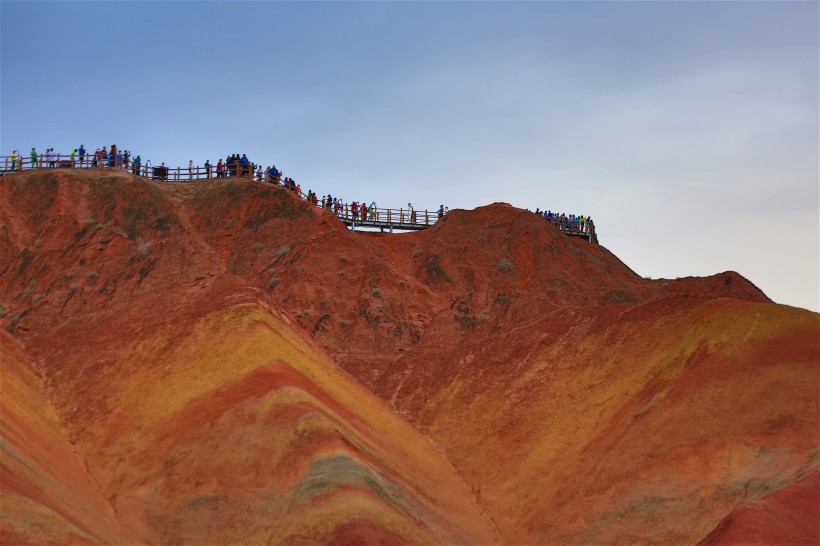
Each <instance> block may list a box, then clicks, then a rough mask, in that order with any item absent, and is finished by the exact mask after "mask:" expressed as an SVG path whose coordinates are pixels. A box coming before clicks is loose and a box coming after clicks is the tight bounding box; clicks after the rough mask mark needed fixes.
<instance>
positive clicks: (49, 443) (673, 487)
mask: <svg viewBox="0 0 820 546" xmlns="http://www.w3.org/2000/svg"><path fill="white" fill-rule="evenodd" d="M0 316H2V318H0V326H2V327H3V329H4V330H5V331H4V332H3V334H2V336H1V337H0V350H2V353H0V355H2V360H0V364H1V365H2V374H3V392H2V399H1V400H0V409H2V413H0V426H2V428H0V430H2V433H3V443H2V444H0V447H2V451H0V455H2V460H1V461H0V462H1V463H2V466H1V467H0V471H2V474H0V476H2V477H3V487H2V493H3V512H2V516H0V518H2V519H0V538H2V541H0V542H3V543H26V542H31V543H48V542H54V543H67V542H79V543H85V542H104V543H122V542H129V543H133V542H144V543H157V542H159V543H172V542H173V543H176V542H193V543H229V542H231V543H235V542H242V543H288V544H291V543H306V544H307V543H309V544H315V543H334V544H340V543H341V544H345V543H349V544H360V543H389V544H401V543H414V544H417V543H425V544H427V543H447V544H491V543H502V544H524V543H527V544H536V543H543V544H554V543H596V544H597V543H611V542H622V543H667V544H668V543H675V544H684V543H690V544H694V543H697V542H698V541H700V540H703V539H706V540H707V541H710V540H711V541H718V540H728V541H729V542H730V543H731V542H732V541H743V540H745V539H744V535H742V534H740V535H732V534H726V532H725V529H726V528H727V525H728V526H729V527H730V528H731V529H742V528H749V527H748V525H747V526H746V527H744V525H745V524H743V522H744V521H747V520H744V518H745V517H747V516H744V515H743V514H744V513H746V512H744V508H745V507H747V506H754V504H750V503H755V501H758V500H759V499H761V498H764V497H765V499H764V500H763V501H761V502H766V501H767V500H768V499H772V498H776V495H778V494H779V493H776V492H778V491H784V494H785V492H788V491H790V489H789V488H791V487H793V486H794V487H797V486H795V484H798V483H810V484H812V485H809V486H803V487H804V488H805V487H808V488H809V489H811V488H813V489H814V490H815V491H816V490H817V482H816V480H814V481H809V482H801V481H800V480H804V479H806V477H807V476H809V475H811V473H812V471H814V470H815V469H816V468H817V466H818V449H817V445H818V439H819V438H818V430H819V429H818V424H820V423H818V421H820V418H818V413H817V385H818V384H820V382H819V381H818V380H820V367H819V366H818V362H819V361H820V347H819V346H818V339H820V318H818V315H816V314H814V313H810V312H808V311H803V310H800V309H794V308H789V307H785V306H781V305H775V304H773V303H771V302H770V301H769V300H768V299H767V298H766V296H765V295H764V294H763V293H761V292H760V291H759V290H758V289H757V288H756V287H754V286H753V285H752V284H751V283H749V282H748V281H747V280H745V279H744V278H743V277H741V276H740V275H738V274H737V273H733V272H727V273H723V274H720V275H716V276H713V277H708V278H687V279H678V280H647V279H642V278H641V277H639V276H638V275H636V274H635V273H634V272H632V271H631V270H630V269H629V268H628V267H627V266H625V265H624V264H623V263H622V262H620V261H619V260H618V259H617V258H616V257H615V256H614V255H612V254H611V253H609V252H608V251H607V250H606V249H605V248H603V247H601V246H597V245H592V244H589V243H587V242H586V241H583V240H580V239H573V238H569V237H567V236H565V235H562V234H561V233H559V232H558V231H557V230H555V229H554V228H553V227H552V226H549V225H548V224H546V223H545V222H544V221H543V220H542V219H540V218H538V217H536V216H535V215H533V214H530V213H527V212H525V211H521V210H518V209H515V208H513V207H510V206H509V205H504V204H495V205H490V206H487V207H482V208H479V209H476V210H474V211H453V212H451V213H450V214H449V215H448V216H447V217H445V218H444V219H443V220H442V221H440V222H439V223H438V224H436V225H435V226H434V227H432V228H430V229H428V230H426V231H423V232H418V233H412V234H402V235H387V234H377V233H361V232H350V231H348V230H347V229H346V228H345V227H344V226H343V225H342V224H341V223H340V222H339V221H338V220H337V219H336V218H334V217H333V216H332V215H331V214H330V213H328V212H326V211H323V210H319V209H316V208H315V207H312V206H310V205H309V204H307V203H305V202H303V201H301V200H299V199H298V198H296V197H295V196H294V195H293V194H292V193H290V192H288V191H286V190H284V189H282V188H276V187H270V186H266V185H260V184H252V183H249V182H246V181H224V182H223V181H220V182H216V181H213V182H209V183H196V184H190V185H189V184H156V183H152V182H150V181H147V180H144V179H140V178H136V177H132V176H130V175H128V174H124V173H109V172H103V171H99V172H78V171H71V170H55V171H40V172H30V173H20V174H16V175H13V176H6V177H2V178H0ZM773 493H774V494H773ZM767 495H768V496H767ZM778 506H781V505H780V504H779V505H778ZM782 506H783V508H781V510H783V511H785V512H789V511H790V510H791V508H790V507H791V506H792V505H790V504H789V503H788V502H786V503H785V504H782ZM736 510H737V512H735V511H736ZM747 512H748V510H747ZM789 513H792V512H789ZM815 513H816V512H815ZM729 514H732V515H731V516H729ZM810 515H811V514H809V513H808V512H807V511H806V510H804V509H802V508H800V507H796V508H795V509H794V511H793V517H794V518H797V519H799V520H800V521H805V519H806V518H807V517H808V516H810ZM726 517H729V518H731V519H730V520H724V518H726ZM722 520H723V523H721V521H722ZM727 521H730V523H726V522H727ZM737 522H740V523H737ZM719 524H720V527H718V525H719ZM798 528H799V529H800V531H799V534H800V535H801V536H800V537H796V538H795V541H796V540H798V538H800V539H805V540H808V541H813V542H815V543H816V542H817V541H818V540H820V535H818V532H817V527H816V526H814V527H812V526H811V525H807V526H804V527H798ZM722 529H723V530H722ZM713 530H714V532H712V531H713ZM710 532H712V533H711V534H710ZM732 532H734V533H736V532H739V531H732ZM812 533H814V534H812ZM707 535H708V538H706V537H707ZM716 536H717V538H715V537H716ZM759 536H763V535H755V534H751V535H748V537H749V538H750V539H754V540H757V538H756V537H759ZM772 536H774V537H777V536H782V535H772ZM727 537H728V538H727ZM763 540H764V541H765V537H764V539H763ZM710 543H712V542H710ZM715 543H716V542H715Z"/></svg>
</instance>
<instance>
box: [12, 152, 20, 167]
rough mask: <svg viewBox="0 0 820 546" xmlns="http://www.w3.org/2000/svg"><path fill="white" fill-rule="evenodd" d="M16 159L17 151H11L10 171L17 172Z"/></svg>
mask: <svg viewBox="0 0 820 546" xmlns="http://www.w3.org/2000/svg"><path fill="white" fill-rule="evenodd" d="M18 157H19V156H18V155H17V150H12V152H11V170H12V171H16V170H17V158H18Z"/></svg>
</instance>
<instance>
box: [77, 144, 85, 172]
mask: <svg viewBox="0 0 820 546" xmlns="http://www.w3.org/2000/svg"><path fill="white" fill-rule="evenodd" d="M77 152H78V154H79V156H80V167H82V166H83V162H84V161H85V146H83V145H82V144H80V147H79V149H78V150H77Z"/></svg>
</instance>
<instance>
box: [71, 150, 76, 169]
mask: <svg viewBox="0 0 820 546" xmlns="http://www.w3.org/2000/svg"><path fill="white" fill-rule="evenodd" d="M75 161H77V148H74V149H73V150H71V166H72V167H73V166H74V162H75Z"/></svg>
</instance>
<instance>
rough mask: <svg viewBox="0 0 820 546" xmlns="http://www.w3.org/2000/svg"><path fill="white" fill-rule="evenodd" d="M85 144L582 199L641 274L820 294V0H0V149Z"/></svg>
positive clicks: (366, 184)
mask: <svg viewBox="0 0 820 546" xmlns="http://www.w3.org/2000/svg"><path fill="white" fill-rule="evenodd" d="M80 144H84V145H85V147H86V148H88V149H91V150H94V149H95V148H98V147H102V146H104V145H105V146H110V145H111V144H117V145H118V146H119V147H120V148H121V149H128V150H131V151H132V153H133V154H134V155H136V154H139V155H141V157H142V159H143V161H145V160H150V161H151V162H152V163H154V164H159V163H161V162H165V163H166V164H168V165H170V166H177V165H179V166H184V165H187V164H188V160H193V161H194V164H203V163H204V162H205V160H206V159H210V160H211V162H212V163H215V162H216V160H218V159H219V158H220V157H222V158H224V157H225V156H226V155H228V154H232V153H240V154H242V153H244V154H247V155H248V157H249V158H250V159H251V161H254V162H257V163H261V164H262V165H269V164H276V165H277V166H278V167H279V168H280V169H281V170H283V171H284V174H285V175H286V176H291V177H292V178H294V179H295V180H296V181H297V182H299V183H300V184H301V186H302V188H303V190H305V191H306V190H308V189H312V190H314V191H315V192H316V193H317V194H319V195H324V194H326V193H328V192H329V193H330V194H332V195H333V196H335V197H341V198H343V199H344V200H345V201H354V200H356V201H362V200H364V201H367V202H371V201H376V202H377V203H378V205H379V206H382V207H391V208H398V207H403V206H406V204H407V203H412V204H413V205H414V206H415V208H416V209H425V208H429V209H431V210H432V209H437V208H438V206H439V205H441V204H444V205H445V206H448V207H449V208H451V209H455V208H461V209H472V208H475V207H478V206H482V205H487V204H490V203H494V202H505V203H510V204H512V205H514V206H516V207H520V208H526V209H530V210H535V209H536V208H540V209H550V210H553V211H560V212H566V213H567V214H569V213H575V214H584V215H590V216H592V218H593V220H594V221H595V224H596V228H597V231H598V237H599V241H600V243H601V244H602V245H604V246H605V247H606V248H608V249H609V250H610V251H612V252H613V253H614V254H615V255H617V256H618V257H619V258H620V259H621V260H622V261H623V262H624V263H626V264H627V265H628V266H629V267H631V268H632V269H633V270H634V271H635V272H636V273H638V274H639V275H641V276H644V277H652V278H676V277H686V276H693V275H695V276H705V275H712V274H715V273H719V272H722V271H727V270H732V271H737V272H739V273H740V274H742V275H743V276H745V277H746V278H748V279H749V280H750V281H752V282H753V283H754V284H755V285H757V286H758V287H759V288H760V289H761V290H763V291H764V292H765V293H766V294H767V295H768V296H769V297H770V298H772V299H773V300H774V301H776V302H778V303H784V304H787V305H792V306H797V307H803V308H807V309H811V310H813V311H818V310H820V3H818V2H814V1H811V2H789V1H778V2H744V1H735V2H649V1H644V2H638V1H634V2H617V1H611V2H249V3H245V2H155V1H140V2H117V1H108V2H106V1H102V2H71V1H65V2H63V1H60V2H39V1H31V0H29V1H21V2H17V1H7V0H0V153H2V154H4V155H7V154H10V153H11V151H12V150H13V149H18V150H22V151H26V150H29V149H30V148H31V147H32V146H36V147H37V148H38V149H39V150H43V149H45V148H49V147H50V148H54V149H55V150H56V151H58V152H64V153H68V152H69V151H70V150H71V149H73V148H76V147H78V146H79V145H80ZM1 220H2V219H0V221H1Z"/></svg>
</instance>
